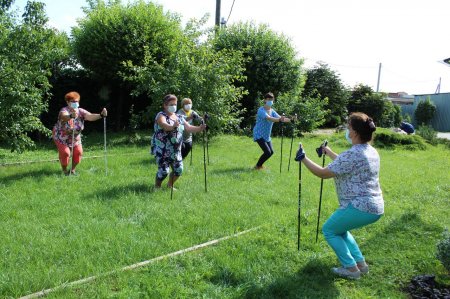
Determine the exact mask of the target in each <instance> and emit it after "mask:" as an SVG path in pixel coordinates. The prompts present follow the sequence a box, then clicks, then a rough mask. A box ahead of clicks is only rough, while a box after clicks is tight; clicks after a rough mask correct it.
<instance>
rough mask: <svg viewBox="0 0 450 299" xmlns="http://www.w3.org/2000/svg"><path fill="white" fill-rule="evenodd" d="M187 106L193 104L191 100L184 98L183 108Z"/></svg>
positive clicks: (182, 101)
mask: <svg viewBox="0 0 450 299" xmlns="http://www.w3.org/2000/svg"><path fill="white" fill-rule="evenodd" d="M186 104H192V100H191V99H190V98H184V99H182V100H181V106H184V105H186Z"/></svg>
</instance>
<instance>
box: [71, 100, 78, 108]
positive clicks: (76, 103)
mask: <svg viewBox="0 0 450 299" xmlns="http://www.w3.org/2000/svg"><path fill="white" fill-rule="evenodd" d="M70 107H71V108H73V109H78V107H80V103H78V102H72V103H70Z"/></svg>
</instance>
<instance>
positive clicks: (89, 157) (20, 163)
mask: <svg viewBox="0 0 450 299" xmlns="http://www.w3.org/2000/svg"><path fill="white" fill-rule="evenodd" d="M145 153H147V154H148V151H147V152H145ZM140 154H143V153H140V152H139V153H138V152H134V153H125V154H108V155H106V156H107V157H114V156H132V155H140ZM104 156H105V155H101V156H83V160H84V159H97V158H103V157H104ZM46 162H59V159H49V160H34V161H20V162H7V163H1V164H0V166H15V165H23V164H32V163H46Z"/></svg>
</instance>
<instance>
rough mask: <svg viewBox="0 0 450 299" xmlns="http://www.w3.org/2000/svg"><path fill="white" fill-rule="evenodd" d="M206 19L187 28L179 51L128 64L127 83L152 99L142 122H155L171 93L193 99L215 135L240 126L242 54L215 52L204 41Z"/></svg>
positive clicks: (148, 56)
mask: <svg viewBox="0 0 450 299" xmlns="http://www.w3.org/2000/svg"><path fill="white" fill-rule="evenodd" d="M205 21H206V19H205V18H204V19H202V20H200V21H199V22H196V21H191V22H189V23H188V24H187V26H186V28H185V30H184V35H183V38H182V40H181V42H180V44H179V46H178V49H177V51H174V52H172V53H171V55H170V56H166V59H165V60H164V61H160V62H159V61H158V59H156V58H155V57H154V56H153V55H152V54H151V53H150V52H147V54H146V58H145V64H144V66H140V67H139V66H134V65H132V64H131V63H129V64H128V67H129V68H128V70H127V73H128V75H127V76H125V77H126V78H127V79H128V80H131V81H134V82H135V83H136V86H137V88H136V90H135V92H136V93H137V94H146V95H147V96H148V97H149V98H151V99H153V101H152V105H150V106H149V107H148V108H147V110H146V113H145V114H144V115H143V117H142V121H143V122H145V123H149V122H152V121H153V117H154V116H155V114H156V112H157V111H160V110H161V105H162V103H161V100H162V98H163V96H164V95H165V94H167V93H169V92H171V93H174V94H176V95H177V96H179V98H180V99H181V98H183V97H189V98H192V100H193V103H194V106H195V110H197V111H199V112H201V113H205V112H207V113H208V114H209V115H210V116H211V118H210V120H209V123H208V125H209V127H210V128H211V129H212V132H214V133H217V132H223V131H228V132H230V131H233V130H234V129H236V128H237V127H238V126H239V121H240V119H239V117H238V114H239V111H240V110H239V109H240V104H239V100H240V99H241V97H242V88H239V87H236V86H234V85H233V83H235V82H239V81H240V80H243V78H242V71H243V58H242V53H241V52H240V51H230V50H227V49H223V50H220V51H215V50H214V48H213V47H212V46H211V43H210V42H209V41H208V40H206V41H203V42H202V41H201V39H200V36H201V35H202V33H203V31H202V30H201V28H202V26H203V25H204V24H205ZM148 117H150V118H148Z"/></svg>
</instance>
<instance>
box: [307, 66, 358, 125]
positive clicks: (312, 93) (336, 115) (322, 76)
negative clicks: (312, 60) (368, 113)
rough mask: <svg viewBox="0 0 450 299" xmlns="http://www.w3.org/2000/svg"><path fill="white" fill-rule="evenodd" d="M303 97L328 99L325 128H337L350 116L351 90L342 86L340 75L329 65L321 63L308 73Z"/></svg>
mask: <svg viewBox="0 0 450 299" xmlns="http://www.w3.org/2000/svg"><path fill="white" fill-rule="evenodd" d="M302 95H303V96H304V97H305V98H311V97H320V98H322V99H328V103H327V104H326V105H324V107H323V108H324V109H325V110H326V111H327V113H326V116H325V126H328V127H336V126H338V125H340V124H342V123H343V122H344V121H345V118H346V116H347V114H348V112H347V103H348V99H349V97H350V92H349V90H348V89H347V88H346V87H345V86H344V85H343V84H342V82H341V79H340V78H339V75H338V74H337V73H336V72H335V71H333V70H331V69H330V68H329V67H328V65H327V64H323V63H319V64H318V65H317V66H315V67H313V68H312V69H309V70H307V72H306V82H305V86H304V90H303V93H302Z"/></svg>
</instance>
